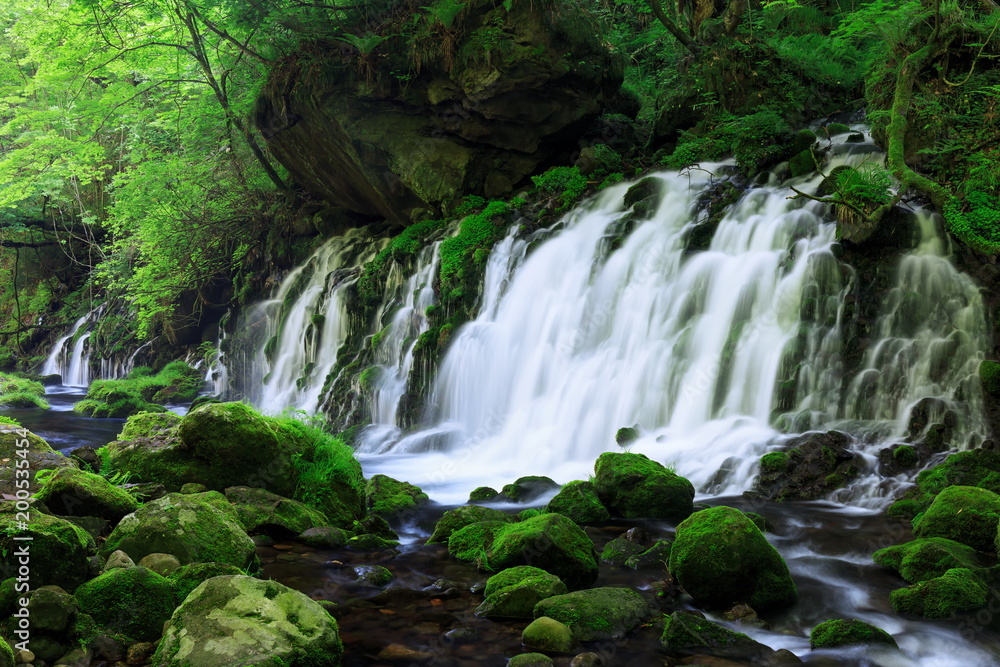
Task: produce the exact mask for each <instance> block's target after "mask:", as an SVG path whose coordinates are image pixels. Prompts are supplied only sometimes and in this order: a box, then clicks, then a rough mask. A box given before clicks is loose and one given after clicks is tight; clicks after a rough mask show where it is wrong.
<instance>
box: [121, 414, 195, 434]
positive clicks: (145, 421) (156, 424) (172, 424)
mask: <svg viewBox="0 0 1000 667" xmlns="http://www.w3.org/2000/svg"><path fill="white" fill-rule="evenodd" d="M180 423H181V418H180V416H178V415H176V414H174V413H173V412H139V413H136V414H134V415H132V416H131V417H129V418H128V419H127V420H126V421H125V424H124V426H122V430H121V433H119V434H118V439H119V440H135V439H137V438H152V437H156V436H171V435H176V433H177V427H178V426H179V425H180Z"/></svg>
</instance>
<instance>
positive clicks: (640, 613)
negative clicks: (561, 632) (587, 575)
mask: <svg viewBox="0 0 1000 667" xmlns="http://www.w3.org/2000/svg"><path fill="white" fill-rule="evenodd" d="M534 613H535V618H540V617H542V616H548V617H549V618H554V619H555V620H557V621H559V622H561V623H565V624H566V625H567V626H569V629H570V630H571V631H572V632H573V638H574V639H576V640H577V641H598V640H602V639H614V638H615V637H622V636H624V635H625V633H627V632H628V631H630V630H632V629H633V628H636V627H638V626H639V625H640V624H641V623H643V622H644V621H645V620H646V619H648V618H649V616H650V614H651V611H650V608H649V604H648V603H647V602H646V599H645V598H643V597H642V596H641V595H639V594H638V593H636V592H635V591H633V590H631V589H629V588H612V587H605V588H590V589H587V590H582V591H574V592H572V593H567V594H565V595H556V596H554V597H550V598H547V599H545V600H542V601H541V602H539V603H538V604H536V605H535V610H534Z"/></svg>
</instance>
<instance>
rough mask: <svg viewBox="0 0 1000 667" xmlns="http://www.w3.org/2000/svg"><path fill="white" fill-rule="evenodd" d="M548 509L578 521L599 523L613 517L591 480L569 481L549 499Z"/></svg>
mask: <svg viewBox="0 0 1000 667" xmlns="http://www.w3.org/2000/svg"><path fill="white" fill-rule="evenodd" d="M548 511H549V512H558V513H559V514H562V515H564V516H568V517H569V518H570V519H572V520H573V521H576V522H577V523H598V522H601V521H606V520H608V519H610V518H611V513H610V512H608V508H606V507H605V506H604V505H602V504H601V499H600V498H598V497H597V490H596V489H595V488H594V485H593V483H591V482H582V481H575V482H570V483H568V484H567V485H566V486H564V487H563V488H562V489H560V490H559V493H557V494H556V495H555V497H554V498H553V499H552V500H550V501H549V506H548Z"/></svg>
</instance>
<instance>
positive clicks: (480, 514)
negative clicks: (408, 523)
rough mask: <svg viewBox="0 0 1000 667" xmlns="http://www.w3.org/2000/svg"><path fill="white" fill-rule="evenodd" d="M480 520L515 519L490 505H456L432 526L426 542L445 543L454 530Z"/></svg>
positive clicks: (503, 520)
mask: <svg viewBox="0 0 1000 667" xmlns="http://www.w3.org/2000/svg"><path fill="white" fill-rule="evenodd" d="M480 521H502V522H505V523H512V522H514V521H515V519H514V517H512V516H510V515H509V514H506V513H504V512H501V511H500V510H495V509H493V508H490V507H482V506H480V505H466V506H464V507H456V508H455V509H453V510H448V511H447V512H445V513H444V515H443V516H442V517H441V519H440V520H439V521H438V522H437V525H435V526H434V532H433V533H432V534H431V536H430V538H429V539H428V540H427V543H428V544H434V543H446V542H447V541H448V540H449V538H451V535H452V533H454V532H455V531H457V530H460V529H461V528H464V527H465V526H468V525H470V524H473V523H478V522H480Z"/></svg>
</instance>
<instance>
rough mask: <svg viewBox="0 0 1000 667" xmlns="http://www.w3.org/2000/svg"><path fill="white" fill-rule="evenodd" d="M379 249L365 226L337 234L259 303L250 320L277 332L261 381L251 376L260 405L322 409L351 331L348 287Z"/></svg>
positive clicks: (264, 353)
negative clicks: (367, 237)
mask: <svg viewBox="0 0 1000 667" xmlns="http://www.w3.org/2000/svg"><path fill="white" fill-rule="evenodd" d="M378 250H379V246H378V244H372V243H368V242H366V241H365V239H364V238H363V232H361V231H359V230H351V231H350V232H348V233H347V234H345V235H344V236H341V237H337V238H334V239H332V240H331V241H329V242H328V243H326V244H325V245H324V246H323V247H322V248H320V249H319V250H318V251H316V253H315V254H314V255H313V256H312V257H310V258H309V259H308V260H307V261H306V262H305V263H304V264H302V265H301V266H299V267H297V268H296V269H294V270H293V271H292V272H291V273H290V274H289V275H288V276H287V277H286V278H285V280H284V281H282V283H281V286H280V287H279V289H278V292H277V294H276V295H275V297H274V298H273V299H271V300H270V301H266V302H264V303H263V304H260V305H258V306H256V307H255V308H254V309H253V311H254V312H251V313H250V315H249V317H248V320H249V321H250V322H253V323H255V326H263V327H264V328H265V330H266V337H265V338H264V340H265V341H269V340H271V339H272V338H273V337H275V336H276V337H277V338H276V340H275V342H274V344H273V350H269V349H268V347H269V346H266V345H265V346H264V347H262V348H261V350H260V353H259V354H258V356H257V359H256V360H255V362H254V364H253V368H254V369H257V371H258V372H259V373H260V381H259V383H258V382H255V381H254V379H251V387H252V388H253V389H254V390H255V393H254V394H252V395H251V397H250V398H251V400H252V402H253V403H254V404H255V405H257V406H258V407H260V408H261V409H262V410H265V411H267V412H273V413H277V412H281V411H282V410H285V409H287V408H294V409H298V410H304V411H306V412H309V413H313V412H316V411H317V410H318V408H319V406H320V401H321V399H322V393H323V387H324V384H325V382H326V379H327V376H328V375H329V373H330V371H331V370H333V367H334V365H335V364H336V361H337V352H338V350H339V349H340V346H341V345H342V344H343V342H344V339H345V338H346V337H347V332H348V326H347V324H348V320H347V310H346V301H345V298H346V288H347V287H348V286H350V285H351V284H353V283H354V282H355V281H356V280H357V269H358V267H359V266H361V265H363V264H364V263H365V262H367V261H369V260H371V259H372V258H374V256H375V254H376V253H377V252H378ZM268 352H272V354H268Z"/></svg>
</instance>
